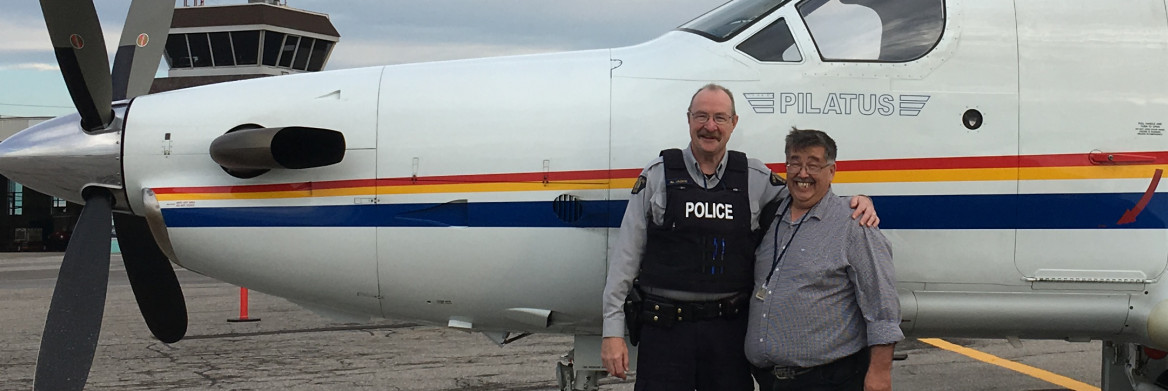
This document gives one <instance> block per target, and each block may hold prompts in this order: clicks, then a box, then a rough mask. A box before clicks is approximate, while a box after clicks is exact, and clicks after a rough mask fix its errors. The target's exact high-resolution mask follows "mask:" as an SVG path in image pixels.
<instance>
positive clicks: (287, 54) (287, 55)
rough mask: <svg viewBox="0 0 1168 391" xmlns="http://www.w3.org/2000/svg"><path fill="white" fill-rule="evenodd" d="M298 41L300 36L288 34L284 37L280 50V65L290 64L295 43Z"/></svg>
mask: <svg viewBox="0 0 1168 391" xmlns="http://www.w3.org/2000/svg"><path fill="white" fill-rule="evenodd" d="M299 43H300V36H297V35H288V38H285V39H284V47H283V48H282V49H281V50H280V67H283V68H288V67H291V66H292V56H294V55H296V45H297V44H299Z"/></svg>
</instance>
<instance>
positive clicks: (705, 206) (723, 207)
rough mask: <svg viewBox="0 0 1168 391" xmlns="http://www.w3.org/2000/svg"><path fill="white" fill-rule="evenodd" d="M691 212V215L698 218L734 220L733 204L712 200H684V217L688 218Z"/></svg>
mask: <svg viewBox="0 0 1168 391" xmlns="http://www.w3.org/2000/svg"><path fill="white" fill-rule="evenodd" d="M691 214H692V215H693V217H697V218H700V219H723V220H734V205H731V204H718V203H712V202H686V203H685V217H687V218H688V217H690V215H691Z"/></svg>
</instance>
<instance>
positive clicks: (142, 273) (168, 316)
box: [34, 0, 187, 390]
mask: <svg viewBox="0 0 1168 391" xmlns="http://www.w3.org/2000/svg"><path fill="white" fill-rule="evenodd" d="M41 10H42V11H43V13H44V16H45V24H46V25H47V27H48V30H49V36H50V39H51V41H52V43H53V48H54V51H55V53H56V56H57V62H58V64H60V66H61V73H62V75H63V76H64V79H65V84H66V86H67V87H68V89H69V95H70V96H71V97H72V98H73V103H74V105H75V106H76V107H77V111H78V114H79V115H80V117H81V121H80V126H81V128H82V129H84V130H86V131H108V130H115V131H121V130H122V129H120V127H121V124H120V123H116V121H115V119H116V115H115V113H114V112H113V110H112V102H113V100H114V99H118V100H121V99H132V98H134V97H136V96H138V95H141V94H144V93H146V92H147V91H148V90H149V88H150V84H151V82H152V81H153V78H154V72H155V70H156V69H157V66H158V63H159V59H160V58H161V54H162V50H163V48H164V47H165V44H166V36H167V33H168V30H169V28H170V21H171V17H172V16H173V12H174V3H173V2H172V1H169V0H134V1H133V3H132V4H131V5H130V11H129V14H128V16H127V21H126V26H125V29H124V30H123V34H122V41H121V42H122V44H121V45H120V47H119V49H118V52H117V55H116V56H115V64H114V69H113V72H112V75H111V73H110V71H109V59H108V56H107V55H106V48H105V45H104V38H103V36H102V33H101V25H100V23H99V21H98V18H97V11H96V10H95V8H94V6H93V2H92V0H41ZM97 133H104V132H97ZM97 133H90V134H97ZM123 137H124V135H123ZM79 190H82V195H83V198H84V200H85V207H84V208H83V209H82V210H81V217H80V219H79V220H78V222H77V226H76V228H75V229H74V233H73V235H72V238H71V239H70V243H69V246H68V247H67V248H66V250H65V257H64V260H63V261H62V263H61V270H60V273H59V274H58V278H57V285H56V287H55V288H54V291H53V299H52V303H51V304H50V306H49V313H48V318H47V319H46V322H45V329H44V334H43V335H42V338H41V351H40V355H39V357H38V359H37V369H36V379H35V385H34V388H35V389H37V390H80V389H82V388H83V387H84V386H85V381H86V379H87V378H88V376H89V368H90V366H91V365H92V363H93V356H94V352H95V350H96V349H97V339H98V336H99V334H100V333H101V320H102V317H103V312H104V307H105V296H106V286H107V284H108V281H109V259H110V248H109V226H110V222H111V215H112V209H113V203H114V199H115V197H114V195H113V193H111V189H107V188H102V187H89V188H87V189H79ZM112 220H113V223H114V226H115V228H116V229H117V232H118V244H119V246H120V247H121V249H122V259H123V262H124V263H125V266H126V274H127V276H128V277H129V280H130V286H131V288H133V290H134V297H135V299H136V300H137V301H138V308H139V310H140V311H141V312H142V317H143V318H144V319H145V321H146V324H147V326H148V327H149V328H150V331H151V333H152V334H153V335H154V336H155V337H156V338H158V339H159V340H161V341H163V342H166V343H172V342H176V341H178V340H180V339H182V337H183V336H184V335H185V334H186V328H187V313H186V303H185V300H184V299H183V295H182V289H181V287H180V286H179V284H178V278H177V277H176V276H175V274H174V269H173V268H172V267H171V265H170V262H169V260H168V259H167V257H166V255H164V254H163V252H162V250H160V249H159V248H158V245H157V244H156V242H155V241H154V238H153V236H152V234H151V233H150V229H149V226H148V225H147V224H146V220H145V219H144V218H142V217H138V216H132V215H123V214H117V215H113V216H112Z"/></svg>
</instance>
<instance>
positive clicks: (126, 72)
mask: <svg viewBox="0 0 1168 391" xmlns="http://www.w3.org/2000/svg"><path fill="white" fill-rule="evenodd" d="M173 16H174V2H173V1H170V0H134V2H133V3H132V4H130V12H129V13H128V14H127V15H126V25H125V26H123V27H122V40H121V42H119V43H118V52H117V54H115V55H114V71H113V88H114V95H113V97H114V101H119V100H122V99H130V98H133V97H136V96H139V95H144V94H146V93H148V92H150V85H151V84H153V83H154V74H155V73H156V72H157V71H158V63H159V61H161V59H162V51H163V49H164V48H166V36H167V34H168V33H169V32H170V20H171V18H172V17H173ZM115 220H117V219H116V218H115Z"/></svg>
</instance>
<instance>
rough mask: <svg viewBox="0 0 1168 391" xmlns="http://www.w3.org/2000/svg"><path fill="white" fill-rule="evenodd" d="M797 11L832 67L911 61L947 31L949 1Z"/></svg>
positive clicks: (811, 2)
mask: <svg viewBox="0 0 1168 391" xmlns="http://www.w3.org/2000/svg"><path fill="white" fill-rule="evenodd" d="M796 7H797V8H798V9H799V14H800V15H802V16H803V21H804V22H805V23H806V24H807V29H808V30H809V31H810V33H811V38H812V39H813V40H814V41H815V45H816V46H817V47H818V48H819V54H820V56H822V57H823V59H824V60H827V61H833V60H834V61H887V62H905V61H912V60H915V59H918V58H921V57H922V56H924V55H925V54H926V53H928V52H929V50H932V48H933V47H934V46H936V44H937V41H939V40H940V39H941V32H942V31H943V30H944V28H945V4H944V0H897V1H880V0H804V1H803V2H801V3H799V4H798V5H797V6H796Z"/></svg>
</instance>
